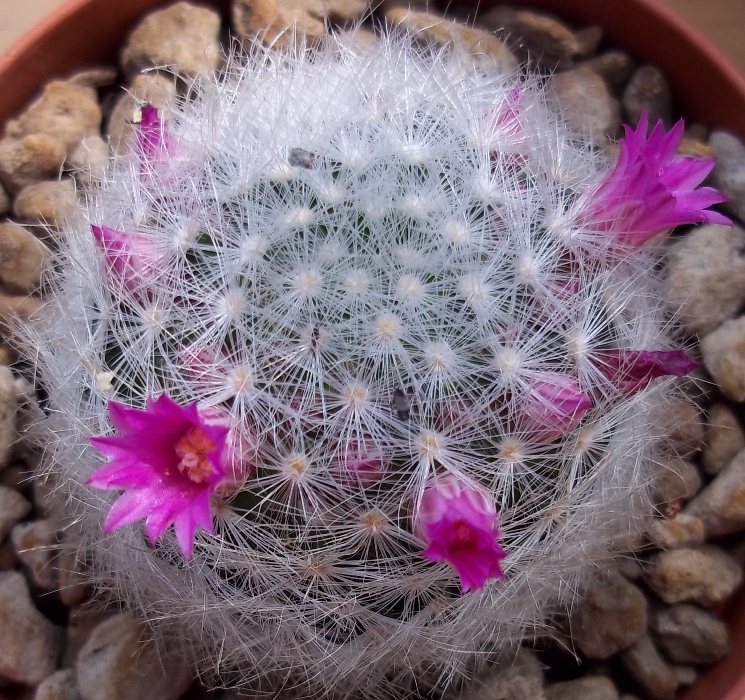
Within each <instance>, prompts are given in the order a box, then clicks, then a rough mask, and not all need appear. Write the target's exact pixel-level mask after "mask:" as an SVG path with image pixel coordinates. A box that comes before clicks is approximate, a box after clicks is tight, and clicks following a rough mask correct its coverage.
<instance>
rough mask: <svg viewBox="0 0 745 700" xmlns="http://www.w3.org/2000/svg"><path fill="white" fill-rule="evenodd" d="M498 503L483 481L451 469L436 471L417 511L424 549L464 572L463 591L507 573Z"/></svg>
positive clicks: (430, 556) (429, 556)
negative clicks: (477, 482)
mask: <svg viewBox="0 0 745 700" xmlns="http://www.w3.org/2000/svg"><path fill="white" fill-rule="evenodd" d="M496 522H497V509H496V506H495V504H494V501H493V499H492V498H491V497H490V496H489V495H488V494H487V493H486V492H485V491H484V490H482V489H481V488H480V487H478V486H476V485H475V484H473V483H471V482H468V481H466V480H463V479H457V478H456V477H454V476H453V475H451V474H445V475H441V476H435V477H433V478H432V479H430V481H429V483H428V484H427V486H426V487H425V490H424V495H423V496H422V502H421V505H420V506H419V510H418V511H417V513H416V514H415V516H414V532H415V534H416V535H417V536H418V537H420V538H421V539H423V540H424V541H425V542H426V543H427V549H425V550H424V552H422V554H423V555H424V556H425V557H427V559H431V560H432V561H436V562H447V563H448V564H450V565H451V566H452V567H453V568H454V569H455V570H456V571H457V573H458V576H460V581H461V592H462V593H468V592H469V591H476V590H479V589H481V588H483V587H484V584H485V583H486V582H487V581H488V580H489V579H490V578H504V573H503V571H502V567H501V565H500V561H501V560H502V559H504V558H505V557H506V556H507V553H506V552H505V551H504V549H502V547H500V546H499V545H498V544H497V537H498V536H499V530H497V528H496Z"/></svg>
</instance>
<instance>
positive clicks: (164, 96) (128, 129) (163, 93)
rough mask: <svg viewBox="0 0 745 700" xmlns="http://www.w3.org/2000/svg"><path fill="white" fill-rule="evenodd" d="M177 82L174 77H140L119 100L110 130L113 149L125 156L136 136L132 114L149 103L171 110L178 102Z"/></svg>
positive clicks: (111, 117)
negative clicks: (175, 102)
mask: <svg viewBox="0 0 745 700" xmlns="http://www.w3.org/2000/svg"><path fill="white" fill-rule="evenodd" d="M176 94H177V91H176V83H175V82H174V80H173V78H172V77H169V76H165V75H161V74H160V73H143V74H142V75H138V76H137V77H136V78H135V79H134V80H133V81H132V84H131V85H130V86H129V87H128V88H127V89H126V91H125V92H124V93H123V94H122V95H121V96H120V97H119V99H118V100H117V101H116V104H115V105H114V109H113V110H112V111H111V116H110V117H109V121H108V124H107V127H106V133H107V135H108V138H109V144H110V145H111V148H112V149H113V150H114V151H115V152H117V153H124V152H125V151H126V150H127V147H128V144H130V143H132V141H131V139H132V138H133V136H134V133H135V126H134V125H133V124H132V115H133V114H134V112H135V109H136V108H137V107H138V105H140V104H142V103H145V102H146V103H147V104H150V105H152V106H153V107H157V108H158V109H159V110H162V109H164V108H167V107H168V105H169V104H171V102H172V101H173V100H175V99H176Z"/></svg>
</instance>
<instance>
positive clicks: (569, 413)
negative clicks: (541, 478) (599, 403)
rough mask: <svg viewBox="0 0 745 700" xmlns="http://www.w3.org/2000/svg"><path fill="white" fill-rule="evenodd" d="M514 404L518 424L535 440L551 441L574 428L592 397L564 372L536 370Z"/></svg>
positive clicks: (589, 404)
mask: <svg viewBox="0 0 745 700" xmlns="http://www.w3.org/2000/svg"><path fill="white" fill-rule="evenodd" d="M517 406H518V410H519V413H520V415H519V418H518V420H519V423H520V427H521V428H522V429H523V430H525V431H526V432H527V433H528V434H529V435H530V436H531V437H533V438H534V439H536V440H540V441H541V442H552V441H553V440H556V439H557V438H559V437H561V436H562V435H565V434H566V433H568V432H569V431H570V430H573V429H574V428H575V427H577V425H578V424H579V422H580V421H581V420H582V417H583V416H584V415H585V413H587V411H589V410H590V407H591V406H592V399H591V398H590V397H589V396H587V394H585V393H583V391H582V388H581V387H580V385H579V383H578V382H577V381H576V380H575V379H573V378H572V377H570V376H569V375H567V374H563V373H561V372H536V373H535V374H534V375H533V377H532V378H531V379H530V382H529V384H528V387H527V391H526V392H525V394H524V395H523V396H522V397H521V398H519V399H518V401H517Z"/></svg>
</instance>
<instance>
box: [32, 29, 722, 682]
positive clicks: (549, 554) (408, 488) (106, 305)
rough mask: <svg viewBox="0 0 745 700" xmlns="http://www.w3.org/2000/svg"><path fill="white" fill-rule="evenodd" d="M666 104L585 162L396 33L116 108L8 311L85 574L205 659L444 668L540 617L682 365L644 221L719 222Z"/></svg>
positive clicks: (585, 150) (346, 670) (599, 555)
mask: <svg viewBox="0 0 745 700" xmlns="http://www.w3.org/2000/svg"><path fill="white" fill-rule="evenodd" d="M681 129H682V124H679V125H678V126H676V127H675V128H674V129H673V130H672V131H670V132H669V133H667V132H665V130H664V128H663V127H662V126H661V125H657V126H656V127H655V128H654V130H653V131H652V133H651V135H650V136H649V137H647V123H646V120H645V119H644V120H642V123H641V124H640V126H639V127H638V129H637V130H635V131H632V130H630V129H627V134H626V136H625V138H624V140H623V141H622V143H621V155H620V158H619V160H618V161H617V162H615V163H613V162H610V161H609V160H608V158H607V157H606V155H604V154H603V153H601V152H598V151H597V150H595V149H593V147H592V146H591V145H589V144H587V143H585V142H583V141H582V140H581V139H579V138H578V137H577V136H575V135H573V134H572V133H571V132H569V131H568V129H567V128H566V127H565V126H564V125H563V124H562V122H561V120H560V118H558V117H557V116H556V115H555V114H554V112H553V111H552V108H551V104H550V101H549V100H548V98H547V97H546V94H545V93H544V91H543V88H542V84H541V82H540V80H539V79H537V78H533V77H530V76H522V77H520V76H515V75H511V74H502V73H500V72H499V71H498V70H497V68H496V67H495V69H494V70H492V71H489V70H486V69H485V68H484V67H483V66H479V67H478V68H476V67H474V66H473V65H471V64H470V63H469V60H468V59H467V58H465V57H464V56H463V55H462V54H461V53H450V52H446V51H441V52H434V51H430V50H427V49H422V48H417V47H415V46H413V45H411V43H409V42H407V40H406V39H402V38H401V37H396V36H383V37H381V38H380V39H379V41H378V42H377V44H376V45H375V46H374V47H370V46H368V47H367V48H364V49H361V48H355V47H351V48H350V46H347V45H345V46H341V45H335V46H327V47H325V48H323V49H317V50H315V51H314V52H313V53H310V52H303V51H301V50H297V51H295V52H290V53H286V54H276V53H272V52H269V51H265V50H262V49H260V48H255V49H254V50H253V51H252V52H251V53H250V55H248V56H232V57H231V58H230V60H229V61H228V63H227V66H226V68H225V70H224V72H223V73H222V74H221V76H220V78H219V79H216V80H214V81H203V82H199V83H196V84H194V85H193V86H192V87H191V90H190V92H189V97H188V99H186V98H185V99H183V100H181V101H180V103H179V104H178V105H176V106H174V107H172V108H171V109H170V110H168V111H167V112H165V113H159V112H158V111H157V110H155V109H154V108H152V107H149V106H145V107H144V109H143V110H142V115H141V119H140V120H139V125H138V129H137V138H136V140H135V141H134V142H133V144H132V148H131V150H130V152H128V153H127V154H125V155H123V156H116V157H114V158H113V159H112V161H111V163H110V164H109V168H108V171H107V174H106V176H105V177H104V178H103V179H102V180H101V181H100V182H97V183H95V185H93V186H92V187H91V188H90V189H89V191H87V192H85V193H84V203H83V215H82V216H81V217H79V218H77V219H75V220H71V221H68V222H66V223H65V225H64V226H63V229H62V232H61V234H60V245H59V250H58V252H57V254H56V265H55V268H54V272H53V273H52V274H50V276H49V279H48V282H47V289H46V293H47V305H46V310H45V315H44V318H43V319H42V320H41V321H40V322H38V323H36V324H33V325H32V326H29V327H26V328H25V329H24V331H23V332H24V334H25V337H26V347H27V352H28V354H29V356H30V357H32V358H33V359H34V361H35V362H36V367H37V374H38V380H39V383H40V385H41V386H42V387H43V388H44V391H45V393H46V396H48V404H47V414H46V417H45V418H44V420H43V421H41V422H40V423H39V424H38V425H37V426H36V427H35V428H34V431H35V433H36V435H37V438H38V440H39V441H40V443H41V444H42V445H43V448H44V453H43V455H44V456H43V460H42V470H43V471H45V472H47V473H49V474H51V475H53V476H54V479H55V483H57V484H58V486H59V492H60V493H62V494H64V495H65V496H66V497H67V509H68V513H69V515H70V517H71V518H72V519H74V520H75V521H76V522H77V524H78V527H79V529H80V532H81V549H82V550H83V551H84V552H85V553H86V556H87V557H88V559H89V561H90V564H91V571H92V580H93V581H94V583H95V584H97V586H98V587H99V590H102V591H110V592H113V594H114V595H115V596H116V597H117V598H118V599H119V600H121V601H124V603H125V604H126V605H128V606H129V607H130V608H131V609H133V610H135V611H136V612H138V613H139V614H140V615H142V616H143V617H145V618H148V619H150V620H152V621H154V622H157V623H158V627H159V629H160V630H161V631H163V633H164V634H165V635H166V636H168V635H170V637H172V638H177V639H178V640H179V641H180V643H182V644H183V646H184V649H185V651H186V652H187V654H188V658H189V659H190V660H193V661H194V662H195V663H196V664H198V666H199V667H200V668H201V669H202V670H204V671H205V672H209V671H214V672H216V673H217V674H218V675H221V677H222V679H223V681H224V682H228V683H231V684H237V685H241V684H243V685H246V684H252V683H253V684H257V685H258V686H261V685H262V683H264V682H265V681H266V680H267V679H268V680H269V681H270V682H274V683H277V682H282V683H286V684H289V683H292V684H300V685H301V686H302V687H304V688H306V689H307V688H315V689H318V688H323V689H325V690H330V689H334V690H338V691H339V692H342V693H355V692H360V693H363V694H365V693H366V694H369V695H376V694H381V693H384V692H385V688H386V687H390V686H391V685H392V684H394V685H395V684H397V685H399V686H401V685H402V684H406V683H408V682H409V681H408V680H407V679H410V678H417V677H419V678H422V677H427V678H428V679H429V681H428V682H431V683H433V684H435V685H437V686H438V687H447V686H448V684H449V683H451V682H452V681H453V680H454V679H456V678H457V677H458V676H459V674H460V673H462V672H464V671H466V670H472V669H473V664H474V659H484V658H487V657H488V655H489V654H491V653H492V652H494V651H495V650H499V649H505V648H509V646H510V645H512V644H515V643H516V642H518V641H519V640H520V639H522V638H523V637H524V636H525V635H526V634H534V633H536V632H537V631H539V630H540V629H542V628H543V626H544V625H545V624H546V620H547V619H548V617H549V616H550V614H551V613H552V612H554V611H555V610H557V609H558V607H559V606H560V605H562V604H566V603H567V602H570V601H571V600H572V598H573V596H575V595H576V592H577V591H578V590H579V589H580V588H581V586H582V582H583V580H584V578H585V576H586V575H587V573H588V571H590V570H591V569H592V567H593V566H596V565H597V564H598V563H599V562H601V561H603V560H605V559H606V558H608V557H610V556H611V555H612V554H613V552H614V551H615V550H617V549H618V547H620V546H622V545H621V544H619V543H622V542H624V541H625V539H626V538H627V537H628V535H629V534H633V533H635V532H636V531H638V529H639V528H640V527H641V524H642V523H643V522H644V519H645V518H646V517H647V516H648V514H649V512H650V504H649V499H648V495H647V491H648V488H649V484H650V481H651V478H652V474H653V467H654V463H655V459H656V458H657V457H658V456H659V455H660V453H661V451H664V450H665V449H666V446H665V441H664V428H663V427H662V425H663V423H664V421H663V420H662V419H663V414H664V410H665V405H666V402H667V401H668V399H669V398H670V396H671V395H672V394H674V393H675V392H676V391H677V389H676V380H675V379H674V376H675V375H678V376H680V375H683V374H686V373H687V372H688V371H690V370H691V369H693V368H694V367H695V366H696V363H695V362H693V361H692V360H690V359H689V358H688V357H687V355H685V353H684V352H683V351H682V350H680V349H677V348H675V347H674V343H673V339H672V337H671V323H670V321H669V318H668V317H667V316H666V313H665V311H664V308H663V304H662V302H661V300H660V295H659V284H660V278H659V272H658V270H657V263H658V254H657V253H656V251H655V249H654V247H650V244H649V243H648V240H649V239H650V238H652V237H653V236H654V235H655V234H657V233H659V232H661V231H663V230H665V229H667V228H670V227H672V226H675V225H678V224H683V223H692V222H695V221H722V220H724V217H722V216H721V215H720V214H718V213H716V212H715V211H711V210H709V209H708V208H707V207H708V206H709V205H711V204H714V203H716V202H718V201H721V197H720V196H719V195H718V193H717V192H715V191H714V190H711V189H708V188H700V189H695V187H696V186H697V185H698V184H699V183H700V182H701V180H702V179H703V178H704V177H705V175H706V173H707V172H708V170H710V168H711V163H710V162H707V161H692V160H689V159H684V158H678V157H676V156H675V155H674V152H675V148H676V146H677V143H678V141H679V140H680V137H681ZM106 458H108V461H107V460H106ZM143 521H144V523H143ZM171 525H173V527H171Z"/></svg>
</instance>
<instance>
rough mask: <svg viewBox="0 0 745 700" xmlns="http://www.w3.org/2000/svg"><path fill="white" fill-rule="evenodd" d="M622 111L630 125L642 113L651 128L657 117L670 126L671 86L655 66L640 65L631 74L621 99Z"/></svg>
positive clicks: (671, 108) (671, 109)
mask: <svg viewBox="0 0 745 700" xmlns="http://www.w3.org/2000/svg"><path fill="white" fill-rule="evenodd" d="M621 102H622V104H623V109H624V113H625V114H626V117H627V119H628V121H629V123H630V124H631V125H632V126H636V125H637V124H638V123H639V119H640V118H641V115H642V113H644V114H646V115H647V116H648V118H649V122H648V128H649V129H651V128H652V127H653V126H654V125H655V124H656V123H657V120H658V119H662V121H663V123H664V124H665V125H667V126H668V128H669V127H670V126H671V122H672V114H673V98H672V88H671V87H670V83H668V82H667V79H666V78H665V76H664V74H663V73H662V71H661V70H660V69H659V68H657V67H656V66H641V68H638V69H637V70H636V71H635V72H634V75H632V76H631V80H629V82H628V84H627V85H626V89H625V90H624V92H623V98H622V100H621Z"/></svg>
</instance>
